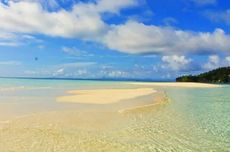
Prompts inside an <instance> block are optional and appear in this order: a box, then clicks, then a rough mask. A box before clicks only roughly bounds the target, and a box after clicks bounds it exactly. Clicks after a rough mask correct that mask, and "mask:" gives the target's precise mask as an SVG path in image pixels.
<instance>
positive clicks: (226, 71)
mask: <svg viewBox="0 0 230 152" xmlns="http://www.w3.org/2000/svg"><path fill="white" fill-rule="evenodd" d="M176 82H202V83H229V82H230V67H221V68H217V69H215V70H211V71H209V72H205V73H201V74H199V75H185V76H181V77H178V78H176Z"/></svg>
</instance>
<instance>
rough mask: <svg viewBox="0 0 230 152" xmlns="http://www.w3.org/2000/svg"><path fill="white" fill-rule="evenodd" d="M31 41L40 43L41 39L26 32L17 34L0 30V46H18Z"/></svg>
mask: <svg viewBox="0 0 230 152" xmlns="http://www.w3.org/2000/svg"><path fill="white" fill-rule="evenodd" d="M32 42H33V43H42V40H39V39H37V38H35V37H33V36H31V35H26V34H22V35H19V34H14V33H9V32H0V46H19V45H23V44H29V43H32Z"/></svg>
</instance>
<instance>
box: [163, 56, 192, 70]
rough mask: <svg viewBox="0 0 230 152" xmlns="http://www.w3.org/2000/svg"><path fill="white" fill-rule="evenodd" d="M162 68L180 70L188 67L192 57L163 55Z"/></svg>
mask: <svg viewBox="0 0 230 152" xmlns="http://www.w3.org/2000/svg"><path fill="white" fill-rule="evenodd" d="M161 60H162V62H163V65H162V68H163V69H168V70H169V71H170V70H174V71H179V70H183V69H186V68H188V66H189V64H190V63H191V61H192V60H191V59H187V58H186V57H185V56H177V55H173V56H163V57H162V59H161Z"/></svg>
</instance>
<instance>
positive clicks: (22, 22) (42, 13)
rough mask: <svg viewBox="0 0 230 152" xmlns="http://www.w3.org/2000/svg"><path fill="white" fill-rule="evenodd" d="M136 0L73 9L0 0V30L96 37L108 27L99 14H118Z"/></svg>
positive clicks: (99, 2)
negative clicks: (4, 2) (55, 9)
mask: <svg viewBox="0 0 230 152" xmlns="http://www.w3.org/2000/svg"><path fill="white" fill-rule="evenodd" d="M136 3H137V2H136V0H116V1H113V2H111V1H109V0H100V1H98V2H97V3H93V2H91V3H77V4H75V5H74V6H73V8H72V10H70V11H67V10H64V9H60V10H58V11H56V12H49V11H47V10H45V9H43V7H42V6H41V4H40V3H38V2H37V1H30V0H29V1H28V0H27V1H25V0H22V1H19V2H12V1H10V2H8V5H5V4H3V3H0V20H1V24H0V30H2V31H6V32H17V33H32V34H36V33H41V34H45V35H49V36H60V37H67V38H81V39H96V37H98V36H99V35H101V34H102V33H103V32H104V30H106V26H107V25H106V24H105V23H104V21H103V20H102V19H101V16H100V13H104V12H109V13H118V12H119V10H120V9H122V8H125V7H128V6H132V5H135V4H136Z"/></svg>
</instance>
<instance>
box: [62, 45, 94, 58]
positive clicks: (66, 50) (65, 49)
mask: <svg viewBox="0 0 230 152" xmlns="http://www.w3.org/2000/svg"><path fill="white" fill-rule="evenodd" d="M62 51H63V52H64V53H66V54H68V55H72V56H90V55H91V54H89V53H88V52H86V51H82V50H79V49H78V48H76V47H66V46H64V47H62Z"/></svg>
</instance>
